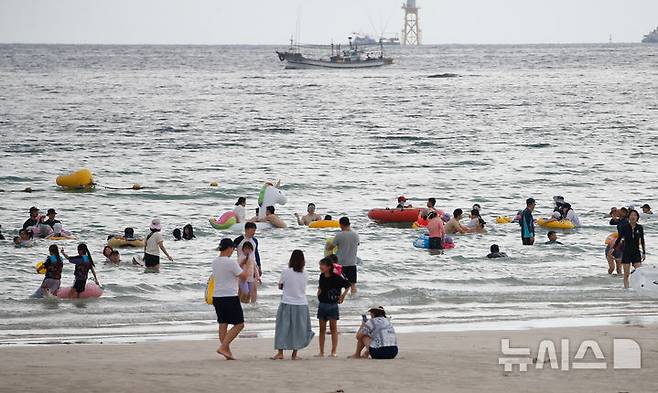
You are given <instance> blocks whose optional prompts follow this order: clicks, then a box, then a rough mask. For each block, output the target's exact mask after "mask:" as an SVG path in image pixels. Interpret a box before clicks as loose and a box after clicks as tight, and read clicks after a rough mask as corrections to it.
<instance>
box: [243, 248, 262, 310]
mask: <svg viewBox="0 0 658 393" xmlns="http://www.w3.org/2000/svg"><path fill="white" fill-rule="evenodd" d="M255 255H256V254H255V253H254V245H253V244H251V242H244V244H243V245H242V255H241V256H240V254H238V264H239V265H240V267H241V268H242V270H245V271H246V270H248V269H251V271H253V272H254V274H253V275H252V276H251V277H247V279H246V280H244V281H240V285H239V295H240V301H241V302H242V303H256V300H257V298H258V291H257V289H256V288H257V285H258V284H259V283H260V275H259V274H258V267H257V266H256V256H255Z"/></svg>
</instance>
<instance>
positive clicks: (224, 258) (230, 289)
mask: <svg viewBox="0 0 658 393" xmlns="http://www.w3.org/2000/svg"><path fill="white" fill-rule="evenodd" d="M233 251H235V244H234V243H233V240H231V239H222V241H221V242H220V243H219V256H218V257H216V258H215V259H214V260H213V261H212V273H213V276H214V277H215V288H214V291H213V306H215V313H216V314H217V323H218V324H219V348H218V349H217V353H218V354H220V355H222V356H224V357H225V358H226V360H235V358H234V357H233V353H232V352H231V348H230V345H231V342H233V340H235V338H236V337H237V336H238V334H240V332H241V331H242V329H244V314H243V313H242V305H241V304H240V298H239V297H238V283H239V280H246V279H247V277H249V275H250V274H253V271H252V270H251V268H247V269H246V270H244V271H243V270H242V269H241V268H240V265H238V262H237V261H236V260H235V259H232V258H231V255H233ZM228 325H233V327H232V328H231V329H230V330H229V329H228Z"/></svg>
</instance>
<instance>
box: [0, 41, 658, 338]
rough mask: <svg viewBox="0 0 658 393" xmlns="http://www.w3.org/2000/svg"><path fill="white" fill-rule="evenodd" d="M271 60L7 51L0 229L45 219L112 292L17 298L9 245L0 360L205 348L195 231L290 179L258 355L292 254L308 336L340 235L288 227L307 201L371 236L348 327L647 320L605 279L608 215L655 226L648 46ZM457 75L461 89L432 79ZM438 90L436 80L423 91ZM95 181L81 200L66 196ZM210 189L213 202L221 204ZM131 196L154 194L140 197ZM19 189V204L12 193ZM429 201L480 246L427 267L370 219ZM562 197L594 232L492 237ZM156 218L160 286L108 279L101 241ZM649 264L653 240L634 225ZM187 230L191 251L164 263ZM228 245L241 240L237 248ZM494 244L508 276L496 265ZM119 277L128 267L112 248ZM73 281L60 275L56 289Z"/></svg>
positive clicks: (242, 55) (656, 98)
mask: <svg viewBox="0 0 658 393" xmlns="http://www.w3.org/2000/svg"><path fill="white" fill-rule="evenodd" d="M275 49H276V48H274V47H268V46H265V47H259V46H245V47H243V46H65V45H62V46H59V45H48V46H40V45H0V168H1V169H0V189H3V190H5V192H4V193H0V198H1V199H2V203H0V224H1V225H2V231H3V233H4V234H5V236H6V237H7V238H8V239H11V237H13V236H15V235H16V234H17V231H18V229H19V228H20V227H21V225H22V223H23V221H24V220H25V219H26V218H27V216H28V208H29V207H30V206H32V205H35V206H38V207H39V208H41V209H42V210H44V211H45V210H46V209H48V208H50V207H54V208H56V209H57V211H58V212H59V215H58V219H60V220H61V221H62V222H63V223H64V225H65V226H66V227H67V228H68V229H69V230H71V231H73V232H74V233H75V236H76V237H77V240H75V241H64V242H59V244H60V245H61V246H63V247H65V248H66V250H67V251H68V252H69V253H74V252H75V247H76V244H77V243H78V242H79V241H83V242H86V243H87V244H88V245H89V247H90V249H91V250H92V252H93V256H94V258H95V261H96V264H97V269H98V275H99V278H100V280H101V282H102V284H103V285H104V287H105V294H104V295H103V297H101V298H100V299H98V300H95V301H88V302H71V301H46V300H35V299H30V295H31V294H32V292H33V291H34V290H35V289H36V288H37V287H38V286H39V284H40V281H41V279H42V276H40V275H38V274H35V273H34V265H35V263H36V262H38V261H40V260H42V259H44V258H45V257H46V255H47V248H48V246H49V244H50V242H48V241H44V240H39V241H37V242H36V244H35V245H34V247H32V248H20V249H19V248H14V247H13V245H12V243H11V241H9V240H7V241H2V242H0V269H1V271H2V278H1V279H0V305H1V307H0V343H3V344H7V343H10V344H17V343H18V344H20V343H39V342H78V341H83V342H86V341H94V342H97V341H116V342H130V341H137V340H151V339H170V338H186V337H193V338H195V337H214V336H215V332H216V323H215V320H214V318H215V315H214V311H213V309H212V307H210V306H208V305H206V304H205V303H204V301H203V294H204V289H205V285H206V280H207V279H208V275H209V273H210V270H211V261H212V259H213V257H214V256H215V255H216V254H217V251H216V247H217V244H218V241H219V240H220V239H221V238H222V237H224V236H226V235H228V234H227V233H225V232H222V231H217V230H215V229H213V228H211V227H210V225H209V224H208V218H209V217H211V216H218V215H219V214H221V213H222V212H224V211H226V210H229V209H231V208H232V206H233V204H234V202H235V200H236V199H237V197H239V196H246V197H247V198H248V199H247V203H248V205H247V207H248V209H249V210H250V211H253V209H254V208H255V205H256V203H255V202H256V197H257V195H258V191H259V189H260V187H261V185H262V183H263V182H264V181H266V180H270V181H272V180H276V179H281V181H282V184H283V189H284V190H285V191H286V192H287V194H288V203H287V204H286V205H284V206H280V207H279V208H278V213H280V216H281V217H282V218H283V219H284V220H286V221H287V222H288V224H289V226H290V227H289V228H288V229H284V230H270V231H263V232H260V233H258V235H257V236H258V238H259V240H260V249H261V251H260V252H261V255H262V260H263V268H264V276H263V286H262V287H261V288H260V290H259V300H258V303H257V305H255V306H246V307H245V314H246V319H247V333H246V334H247V335H256V334H260V335H271V334H272V329H273V324H274V318H275V314H276V308H277V305H278V303H279V299H280V291H279V290H278V289H277V285H276V284H277V281H278V278H279V274H280V272H281V271H282V269H284V268H285V267H286V266H287V262H288V258H289V255H290V253H291V251H292V250H294V249H302V250H303V251H304V252H305V255H306V260H307V269H308V271H309V273H310V280H309V285H308V291H307V293H308V296H309V302H310V308H311V313H312V314H313V315H312V316H313V317H314V315H315V310H316V307H317V300H316V298H315V296H314V295H315V288H316V285H317V277H318V274H319V270H318V266H317V263H318V261H319V259H320V258H321V257H322V253H323V246H324V243H325V240H326V239H327V238H328V237H329V236H331V231H327V230H312V229H307V228H304V227H299V226H297V225H296V224H295V223H294V217H293V213H294V212H300V213H302V212H304V210H305V207H306V204H307V203H308V202H314V203H316V204H317V207H318V211H319V212H320V213H321V214H331V215H333V216H334V217H341V216H349V217H350V219H351V220H352V221H353V223H354V228H355V230H356V231H357V232H358V233H359V235H360V237H361V246H360V248H359V256H360V257H361V258H362V260H363V264H362V265H361V266H360V268H359V280H360V283H359V293H358V295H357V296H355V297H350V298H348V300H347V301H346V303H345V304H343V305H342V306H341V316H342V318H341V323H340V324H341V326H342V329H343V330H344V331H349V330H351V329H353V328H354V327H355V326H356V325H357V324H358V321H359V320H360V314H361V313H363V312H364V311H365V310H366V309H367V308H368V307H370V306H371V305H383V306H385V307H386V309H387V310H388V312H389V314H390V315H391V316H392V318H393V322H394V324H395V326H396V327H397V328H398V330H400V331H413V330H416V331H418V330H437V329H438V330H441V329H456V330H466V329H483V328H488V327H495V328H506V327H519V328H523V327H528V326H537V325H541V326H545V325H557V326H560V325H578V324H583V325H587V324H605V323H643V322H646V321H650V320H654V319H655V318H656V317H657V316H658V303H657V302H656V299H650V298H644V297H641V296H639V295H638V294H637V293H635V292H633V291H628V290H626V291H625V290H623V289H622V280H621V278H620V277H618V276H609V275H608V274H607V263H606V261H605V259H604V244H603V243H604V239H605V238H606V236H607V235H608V234H609V233H610V232H612V231H613V230H614V228H613V227H611V226H609V225H608V222H607V221H608V219H607V218H605V217H604V216H605V214H606V213H607V212H608V211H609V210H610V208H611V207H612V206H622V205H635V206H639V205H641V204H642V203H645V202H648V203H650V204H652V205H656V207H658V200H657V199H658V198H657V191H658V182H657V181H656V180H657V179H656V177H657V176H656V174H657V171H656V168H658V149H657V147H658V49H657V48H656V47H655V46H650V45H632V44H629V45H624V44H613V45H528V46H425V47H420V48H397V49H392V50H391V52H390V55H391V56H393V57H394V58H395V64H394V65H392V66H390V67H385V68H379V69H372V70H341V71H336V70H324V71H323V70H296V71H292V70H284V69H283V66H282V64H281V63H280V62H279V61H278V59H277V57H276V55H275V53H274V50H275ZM440 74H454V75H440ZM432 75H439V76H441V77H436V78H430V76H432ZM81 167H88V168H90V169H91V170H93V172H94V175H95V179H96V181H97V183H98V186H97V188H96V190H95V191H93V192H66V191H63V190H61V189H58V187H57V186H56V185H55V178H56V177H57V176H58V175H60V174H65V173H67V172H70V171H72V170H75V169H78V168H81ZM213 181H216V182H218V183H219V186H218V187H211V186H210V183H211V182H213ZM134 183H139V184H141V185H142V186H144V187H146V188H145V189H143V190H140V191H133V190H129V189H123V190H117V189H115V188H129V187H131V186H132V185H133V184H134ZM26 187H30V188H32V189H33V190H34V191H33V192H32V193H24V192H15V191H18V190H22V189H25V188H26ZM398 195H405V196H407V197H408V198H409V199H410V200H411V202H412V203H413V204H415V205H424V203H425V200H426V198H428V197H435V198H437V201H438V203H437V205H438V207H441V208H443V209H445V210H447V211H450V212H451V211H452V210H453V209H455V208H463V209H464V210H468V209H470V207H471V206H472V205H473V204H474V203H479V204H480V205H482V211H483V216H484V218H485V220H486V221H487V229H488V233H487V234H485V235H468V236H457V237H455V242H456V243H457V247H456V248H455V249H454V250H450V251H447V252H446V253H445V255H440V256H438V255H431V254H430V253H428V252H427V251H426V250H421V249H416V248H414V247H413V246H412V241H413V240H414V238H415V237H416V236H417V235H418V234H419V232H418V231H415V230H412V229H410V228H404V227H400V226H382V225H378V224H375V223H373V222H371V221H370V220H369V219H368V218H367V212H368V210H369V209H371V208H375V207H387V206H389V207H390V206H394V205H395V203H396V201H395V200H396V197H397V196H398ZM553 195H563V196H565V197H566V199H567V201H568V202H571V203H572V205H573V207H574V209H575V210H576V212H577V213H578V214H579V215H580V218H581V220H582V222H583V227H582V228H580V229H578V230H574V231H568V232H564V233H560V240H561V241H562V242H563V243H564V246H560V247H549V246H546V245H543V244H541V243H543V241H544V238H545V236H546V231H545V230H543V229H538V243H540V244H538V245H536V246H534V247H522V246H521V242H520V239H519V227H518V226H517V225H515V224H508V225H498V224H496V223H495V217H496V216H498V215H512V214H514V213H515V212H516V211H517V210H519V209H522V208H523V207H524V201H525V199H526V198H527V197H530V196H532V197H534V198H536V199H537V201H538V207H537V213H536V215H537V216H542V215H548V214H549V213H550V211H551V210H552V196H553ZM154 217H159V218H161V219H162V222H163V226H164V234H165V238H166V241H165V246H166V247H167V248H168V250H169V251H170V253H171V254H172V255H173V257H174V262H168V261H166V260H165V261H164V262H163V264H162V271H161V272H160V273H159V274H145V273H143V271H142V270H140V269H139V268H136V267H133V266H130V264H129V263H125V264H122V265H121V266H118V267H115V266H109V265H107V264H104V263H103V258H102V257H101V255H100V252H101V249H102V247H103V245H104V243H105V239H106V238H107V236H108V235H110V234H118V233H121V232H122V230H123V228H124V227H127V226H132V227H135V228H136V229H137V231H138V232H139V233H143V234H145V233H146V231H147V227H148V224H149V222H150V220H151V219H152V218H154ZM642 222H643V223H644V224H645V227H646V228H645V229H646V237H647V247H648V257H647V263H648V264H654V263H657V262H658V259H657V257H656V256H657V255H658V254H657V253H656V245H657V243H658V236H657V235H656V232H657V231H658V220H651V219H648V220H643V221H642ZM186 223H191V224H192V225H193V226H194V228H195V233H196V236H197V238H196V239H195V240H193V241H183V242H174V241H173V237H172V235H171V232H172V230H173V229H174V228H176V227H182V226H183V225H185V224H186ZM236 235H237V234H231V236H236ZM492 243H497V244H499V245H500V247H501V249H502V251H504V252H506V253H508V254H509V255H510V258H508V259H498V260H488V259H487V258H485V257H484V256H485V255H486V254H487V253H488V249H489V246H490V245H491V244H492ZM121 251H122V258H123V260H124V262H127V261H129V260H130V258H131V257H132V256H134V255H137V254H139V253H140V252H139V250H121ZM72 281H73V269H72V265H68V266H65V271H64V275H63V280H62V283H63V285H70V284H71V283H72Z"/></svg>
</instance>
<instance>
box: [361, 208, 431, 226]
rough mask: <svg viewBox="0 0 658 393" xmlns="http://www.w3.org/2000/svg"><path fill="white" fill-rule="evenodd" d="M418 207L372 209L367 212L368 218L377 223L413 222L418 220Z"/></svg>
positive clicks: (419, 210)
mask: <svg viewBox="0 0 658 393" xmlns="http://www.w3.org/2000/svg"><path fill="white" fill-rule="evenodd" d="M421 210H423V209H420V208H408V209H403V210H400V209H372V210H370V211H369V212H368V218H370V219H371V220H373V221H375V222H377V223H409V224H411V223H414V222H416V220H418V214H420V212H421Z"/></svg>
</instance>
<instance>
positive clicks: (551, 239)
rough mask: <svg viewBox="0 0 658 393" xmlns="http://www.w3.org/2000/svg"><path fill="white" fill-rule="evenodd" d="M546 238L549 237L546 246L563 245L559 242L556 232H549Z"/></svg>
mask: <svg viewBox="0 0 658 393" xmlns="http://www.w3.org/2000/svg"><path fill="white" fill-rule="evenodd" d="M546 237H548V241H547V242H546V244H562V243H560V242H559V241H557V233H555V231H548V233H547V234H546Z"/></svg>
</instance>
